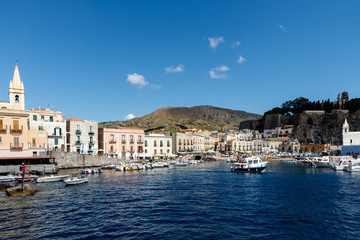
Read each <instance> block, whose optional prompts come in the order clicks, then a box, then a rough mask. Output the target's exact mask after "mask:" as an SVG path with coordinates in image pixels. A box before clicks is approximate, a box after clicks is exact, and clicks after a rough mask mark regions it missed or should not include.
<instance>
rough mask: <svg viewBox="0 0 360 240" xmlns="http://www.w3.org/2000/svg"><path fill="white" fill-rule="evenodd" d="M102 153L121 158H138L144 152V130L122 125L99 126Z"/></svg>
mask: <svg viewBox="0 0 360 240" xmlns="http://www.w3.org/2000/svg"><path fill="white" fill-rule="evenodd" d="M98 133H99V135H98V136H99V151H100V154H104V155H108V156H110V157H116V158H121V159H127V160H129V159H136V158H138V157H140V156H139V154H142V153H143V152H144V130H142V129H139V128H128V127H121V128H118V129H113V128H99V130H98Z"/></svg>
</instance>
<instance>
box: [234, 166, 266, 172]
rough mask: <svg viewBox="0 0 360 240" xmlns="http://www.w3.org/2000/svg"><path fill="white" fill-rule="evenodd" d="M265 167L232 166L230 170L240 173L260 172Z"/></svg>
mask: <svg viewBox="0 0 360 240" xmlns="http://www.w3.org/2000/svg"><path fill="white" fill-rule="evenodd" d="M265 168H266V166H265V167H254V168H241V167H235V168H232V169H231V171H232V172H240V173H247V172H250V173H259V172H262V171H263V170H264V169H265Z"/></svg>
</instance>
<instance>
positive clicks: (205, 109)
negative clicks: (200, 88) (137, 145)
mask: <svg viewBox="0 0 360 240" xmlns="http://www.w3.org/2000/svg"><path fill="white" fill-rule="evenodd" d="M261 117H262V116H261V115H259V114H254V113H248V112H244V111H238V110H231V109H226V108H219V107H213V106H195V107H190V108H187V107H164V108H160V109H158V110H156V111H155V112H152V113H150V114H148V115H145V116H143V117H138V118H134V119H131V120H128V121H114V122H103V123H100V127H108V128H118V127H138V128H141V129H144V130H147V129H155V128H164V129H165V130H173V131H177V130H181V129H187V128H196V129H202V130H218V131H225V130H228V129H238V128H239V123H240V122H242V121H245V120H255V119H259V118H261Z"/></svg>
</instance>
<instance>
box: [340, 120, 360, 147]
mask: <svg viewBox="0 0 360 240" xmlns="http://www.w3.org/2000/svg"><path fill="white" fill-rule="evenodd" d="M351 145H360V132H350V131H349V124H348V122H347V120H346V119H345V122H344V124H343V146H351Z"/></svg>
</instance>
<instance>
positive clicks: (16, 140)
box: [14, 137, 20, 147]
mask: <svg viewBox="0 0 360 240" xmlns="http://www.w3.org/2000/svg"><path fill="white" fill-rule="evenodd" d="M19 145H20V144H19V137H14V147H19Z"/></svg>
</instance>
